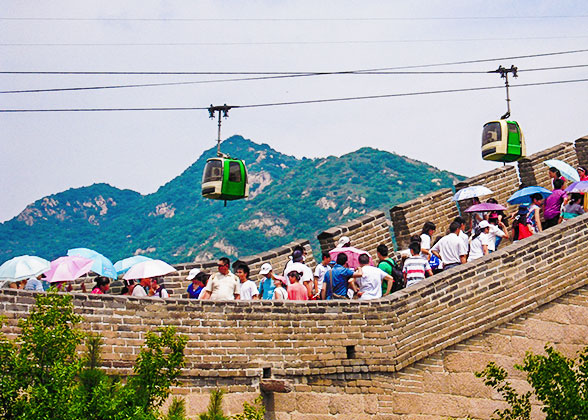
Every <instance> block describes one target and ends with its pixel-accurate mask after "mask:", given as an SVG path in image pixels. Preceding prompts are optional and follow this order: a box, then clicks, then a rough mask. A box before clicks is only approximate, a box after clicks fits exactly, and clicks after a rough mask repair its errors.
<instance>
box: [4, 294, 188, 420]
mask: <svg viewBox="0 0 588 420" xmlns="http://www.w3.org/2000/svg"><path fill="white" fill-rule="evenodd" d="M81 321H82V317H81V316H79V315H76V314H74V312H73V303H72V296H70V295H67V294H58V293H56V292H49V293H47V294H38V295H36V306H35V307H34V308H33V309H32V310H31V313H30V316H29V317H28V318H26V319H22V320H20V321H19V327H20V329H21V333H20V334H19V336H18V337H17V339H16V340H9V339H8V338H7V337H6V336H5V335H4V334H1V333H0V418H3V419H6V420H33V419H35V420H53V419H60V420H78V419H89V420H106V419H114V420H127V419H133V420H156V419H161V418H162V416H161V414H160V412H159V408H160V407H161V405H162V404H163V402H164V401H165V399H166V398H167V397H168V396H169V394H170V387H171V386H173V385H175V384H177V383H178V377H179V374H180V369H181V367H182V366H183V354H184V347H185V345H186V338H185V337H181V336H178V335H176V333H175V330H174V329H173V328H162V329H160V330H159V334H154V333H147V338H146V341H145V346H146V347H145V348H143V349H142V350H141V352H140V354H139V356H138V358H137V360H136V363H135V366H134V368H133V371H134V375H133V376H131V377H130V378H129V379H128V381H127V382H126V383H123V382H122V381H121V380H120V379H118V378H112V377H109V376H108V375H106V374H105V373H104V372H103V371H102V370H101V369H100V367H99V366H100V346H101V344H102V341H101V338H100V337H98V336H88V337H86V335H85V334H84V333H83V332H82V331H80V330H79V329H78V328H77V325H78V324H79V323H80V322H81ZM85 338H86V347H87V351H86V354H85V355H84V356H81V355H79V354H78V352H77V351H76V348H77V347H78V346H80V345H81V344H82V343H83V342H84V339H85ZM170 408H171V410H170V412H168V416H166V417H167V418H168V419H170V420H172V419H173V420H180V419H182V418H184V417H185V416H184V417H182V416H183V415H184V414H185V409H184V410H183V411H182V408H183V402H182V403H179V402H176V403H175V404H172V407H170Z"/></svg>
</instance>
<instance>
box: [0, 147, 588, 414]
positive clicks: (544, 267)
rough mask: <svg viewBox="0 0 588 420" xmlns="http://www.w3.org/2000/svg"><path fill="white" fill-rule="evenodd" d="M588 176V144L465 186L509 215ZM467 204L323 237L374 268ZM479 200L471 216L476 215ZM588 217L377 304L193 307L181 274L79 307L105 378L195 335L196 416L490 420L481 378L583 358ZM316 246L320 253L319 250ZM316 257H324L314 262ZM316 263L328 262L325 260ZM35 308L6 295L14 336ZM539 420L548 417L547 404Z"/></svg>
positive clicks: (394, 213)
mask: <svg viewBox="0 0 588 420" xmlns="http://www.w3.org/2000/svg"><path fill="white" fill-rule="evenodd" d="M551 158H557V159H561V160H564V161H566V162H568V163H569V164H571V165H578V164H581V165H584V166H588V136H586V137H583V138H580V139H578V140H576V141H575V143H562V144H560V145H557V146H555V147H552V148H550V149H548V150H545V151H542V152H539V153H536V154H534V155H531V156H528V157H527V158H526V159H523V160H522V161H520V162H519V163H518V171H517V168H516V167H514V166H503V167H500V168H498V169H495V170H493V171H490V172H487V173H484V174H480V175H478V176H475V177H472V178H469V179H467V180H465V181H463V182H461V183H459V184H458V185H456V189H458V190H459V189H461V188H464V187H466V186H468V185H478V184H483V185H486V186H487V187H489V188H491V189H492V190H493V191H494V192H495V194H494V197H495V198H496V199H498V201H499V202H502V203H504V202H505V201H506V199H507V198H508V197H509V196H510V195H511V194H512V193H514V192H515V191H516V190H517V189H518V187H519V183H524V184H526V185H541V186H545V187H549V180H548V178H547V174H546V173H547V171H546V166H545V165H544V164H543V161H545V160H547V159H551ZM452 195H453V191H452V190H451V189H443V190H439V191H436V192H434V193H431V194H428V195H426V196H423V197H420V198H417V199H415V200H412V201H409V202H407V203H404V204H401V205H398V206H395V207H394V208H392V209H390V214H389V215H390V219H388V217H387V215H386V214H385V213H384V212H382V211H374V212H371V213H369V214H367V215H365V216H363V217H361V218H359V219H356V220H353V221H351V222H348V223H346V224H344V225H341V226H337V227H333V228H331V229H328V230H326V231H324V232H322V233H321V234H320V235H319V236H318V239H319V242H320V245H321V248H322V249H324V250H328V249H331V248H333V246H334V243H335V242H336V241H337V239H338V238H339V237H340V236H342V235H346V236H349V237H350V238H351V240H352V242H353V244H354V246H357V247H359V248H363V249H366V250H367V251H369V252H370V253H372V254H373V255H375V248H376V246H377V245H378V244H379V243H387V244H389V245H390V244H392V242H393V241H392V237H391V236H390V225H392V227H393V231H394V235H395V240H396V243H397V244H398V245H399V246H401V247H404V246H405V245H406V243H407V240H408V238H409V237H410V235H412V234H415V233H420V229H421V227H422V225H423V223H424V222H425V221H426V220H431V221H433V222H435V223H436V224H437V226H438V232H443V231H445V230H446V228H447V226H448V225H449V223H450V221H451V220H452V219H453V218H454V217H456V216H457V215H458V210H457V208H456V206H455V203H454V202H452V201H451V197H452ZM468 204H469V203H467V202H466V203H462V205H463V206H467V205H468ZM587 222H588V215H584V216H581V217H577V218H575V219H572V220H570V221H567V222H565V223H564V224H561V225H558V226H556V227H554V228H551V229H549V230H548V231H547V232H543V233H539V234H537V235H534V236H532V237H530V238H527V239H525V240H522V241H519V242H516V243H514V244H509V245H506V246H503V247H501V248H500V249H499V250H498V251H497V252H495V253H492V254H491V255H488V256H485V257H483V258H482V259H480V260H477V261H475V262H472V263H467V264H464V265H462V266H459V267H456V268H454V269H451V270H449V271H447V272H444V273H441V274H438V275H435V276H434V277H432V278H429V279H427V280H425V281H423V282H421V283H419V284H417V285H416V286H413V287H411V288H408V289H404V290H402V291H400V292H397V293H395V294H393V295H392V296H389V297H387V298H384V299H381V300H378V301H371V302H358V301H329V302H322V301H312V302H274V301H253V302H244V301H233V302H211V301H192V300H188V299H185V298H180V299H178V298H175V297H176V296H182V294H183V292H184V291H185V288H186V287H187V282H186V281H185V280H184V278H185V276H186V274H187V271H188V270H189V269H191V268H194V267H202V268H212V267H213V266H214V263H210V264H196V263H190V264H182V265H179V266H177V268H178V270H179V273H178V274H177V275H175V276H170V277H169V278H167V279H166V285H167V286H168V288H170V289H172V290H173V292H174V293H172V297H173V298H171V299H168V300H161V299H143V300H141V299H137V298H131V297H122V296H109V295H105V296H99V295H87V294H74V303H75V307H76V311H77V312H78V313H80V314H82V315H83V316H84V318H85V322H84V324H83V328H84V329H85V330H88V331H94V332H98V333H100V334H101V335H102V336H103V337H104V342H105V346H104V349H103V363H104V366H105V367H106V368H107V369H108V370H109V371H110V372H112V373H118V374H122V375H128V374H129V373H130V372H131V369H132V366H133V361H134V359H135V357H136V355H137V354H138V352H139V349H140V347H141V345H142V342H143V339H144V337H145V332H146V331H150V330H153V329H154V328H156V327H158V326H162V325H174V326H176V327H177V329H178V331H179V332H180V333H181V334H185V335H186V336H188V338H189V341H188V345H187V348H186V368H185V370H184V372H183V375H182V386H181V387H178V388H177V389H175V390H174V393H175V394H180V395H183V396H184V398H185V399H186V401H187V408H188V414H189V415H192V416H195V415H196V414H197V413H199V412H202V411H204V410H205V407H206V405H207V403H208V392H209V390H210V389H211V388H214V387H223V388H225V389H226V390H227V395H226V396H225V403H226V406H227V411H229V412H235V411H238V410H239V409H240V408H241V403H242V401H244V400H247V401H251V400H252V399H253V398H255V397H256V396H257V395H258V394H259V393H260V392H263V394H264V397H265V398H264V399H265V404H266V409H267V414H266V418H267V419H276V420H311V419H312V420H331V419H350V420H351V419H353V420H359V419H366V420H408V419H411V420H412V419H417V420H441V419H447V418H448V417H454V418H465V417H466V416H468V415H469V416H471V417H472V418H476V419H488V418H490V416H491V415H492V412H493V411H494V410H495V409H496V408H500V407H502V405H503V402H502V401H501V400H500V398H499V396H498V395H497V394H496V393H495V392H494V391H493V390H492V389H490V388H487V387H485V386H484V385H483V383H482V381H481V380H480V379H477V378H475V377H474V375H473V372H474V371H476V370H481V369H482V368H483V367H484V366H485V365H486V363H487V362H488V361H491V360H494V361H496V362H498V363H499V364H501V365H503V366H505V367H506V368H507V370H508V371H509V374H510V376H511V378H512V379H513V383H514V384H515V386H517V387H520V389H526V388H525V386H526V385H525V384H526V383H525V382H524V380H523V377H522V376H521V374H520V373H519V372H517V371H516V370H514V369H513V365H514V364H515V363H518V362H520V361H521V360H522V358H523V357H524V355H525V352H526V351H529V350H530V351H534V352H541V351H542V349H543V346H544V345H545V344H546V343H551V344H553V345H554V346H555V347H556V348H557V349H558V350H560V351H562V352H563V353H564V354H566V355H568V356H575V354H576V352H577V351H579V350H580V349H582V348H583V347H585V346H586V345H588V299H587V298H588V270H586V264H585V257H586V249H588V235H587V230H586V227H587ZM297 243H301V244H303V245H304V246H305V247H306V248H307V250H308V251H312V250H311V249H310V242H309V241H301V242H297ZM297 243H292V244H289V245H287V246H284V247H280V248H278V249H275V250H271V251H268V252H266V253H263V254H260V255H255V256H251V257H248V258H242V260H244V261H245V262H247V263H249V264H250V266H251V268H252V275H253V277H254V278H257V273H258V271H259V268H260V266H261V263H262V262H266V261H270V262H271V263H272V265H274V267H276V269H277V270H278V271H279V270H280V269H281V268H282V267H283V266H284V265H285V263H286V261H287V259H288V256H289V255H290V254H291V252H292V249H293V247H294V246H295V245H296V244H297ZM308 254H309V255H312V252H308ZM312 264H314V261H312ZM33 304H34V297H33V292H26V291H15V290H10V289H3V290H1V291H0V308H1V309H2V314H3V315H5V316H6V318H7V325H6V326H5V327H4V329H3V330H4V332H6V333H7V334H8V335H9V336H11V335H13V334H15V333H16V332H17V326H16V324H17V321H18V319H20V318H22V317H24V316H26V314H27V313H28V311H29V309H30V307H31V305H33ZM533 418H543V416H542V414H541V413H540V410H539V407H538V406H537V405H536V402H535V405H534V407H533Z"/></svg>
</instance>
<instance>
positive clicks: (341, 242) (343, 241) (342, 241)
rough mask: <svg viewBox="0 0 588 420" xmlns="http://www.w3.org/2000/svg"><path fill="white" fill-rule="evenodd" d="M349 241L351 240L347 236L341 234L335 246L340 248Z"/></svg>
mask: <svg viewBox="0 0 588 420" xmlns="http://www.w3.org/2000/svg"><path fill="white" fill-rule="evenodd" d="M350 242H351V239H349V236H341V237H340V238H339V240H338V241H337V247H339V248H341V247H342V246H343V245H346V244H348V243H350Z"/></svg>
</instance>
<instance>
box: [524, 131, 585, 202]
mask: <svg viewBox="0 0 588 420" xmlns="http://www.w3.org/2000/svg"><path fill="white" fill-rule="evenodd" d="M548 159H559V160H563V161H564V162H566V163H568V164H570V165H572V166H573V167H576V166H577V165H578V156H577V155H576V149H575V148H574V145H573V144H572V143H561V144H558V145H557V146H554V147H551V148H549V149H546V150H543V151H541V152H538V153H535V154H533V155H530V156H527V157H526V158H523V159H521V160H519V161H518V166H519V176H520V179H521V183H523V184H525V185H526V186H534V185H538V186H540V187H545V188H548V189H550V190H551V189H552V187H551V182H550V181H549V175H548V173H547V170H548V169H549V168H548V167H547V166H546V165H545V164H544V163H543V162H545V161H546V160H548Z"/></svg>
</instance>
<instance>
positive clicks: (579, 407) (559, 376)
mask: <svg viewBox="0 0 588 420" xmlns="http://www.w3.org/2000/svg"><path fill="white" fill-rule="evenodd" d="M545 352H546V354H547V355H546V356H543V355H536V354H533V353H530V352H528V353H527V355H526V356H525V358H524V360H523V364H522V365H515V368H516V369H518V370H520V371H522V372H526V374H527V381H528V382H529V384H530V385H531V387H532V388H533V392H531V391H529V392H526V393H524V394H522V395H521V394H519V393H518V392H517V391H516V390H515V389H514V388H513V387H512V386H511V384H510V383H509V382H508V381H507V377H508V374H507V372H506V370H505V369H504V368H502V367H500V366H498V365H496V364H495V363H494V362H490V363H489V364H488V365H487V366H486V368H485V369H484V370H483V371H481V372H476V376H477V377H479V378H484V384H485V385H487V386H491V387H492V388H494V389H496V391H498V392H499V393H500V395H502V397H503V398H504V399H505V400H506V402H507V404H508V408H506V409H504V410H496V411H495V412H494V417H493V419H496V420H529V419H530V418H531V417H530V416H531V402H530V398H531V396H532V394H533V393H534V394H535V396H536V397H537V399H538V400H539V401H540V402H541V403H542V404H543V408H542V411H543V412H544V413H545V414H546V417H545V419H546V420H561V419H566V420H583V419H587V418H588V347H586V348H585V349H584V350H583V351H582V352H580V354H579V356H578V359H577V360H574V359H569V358H567V357H565V356H564V355H562V354H561V353H559V352H558V351H557V350H555V349H553V347H551V346H549V345H546V346H545Z"/></svg>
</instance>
